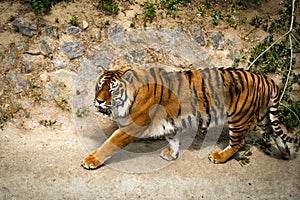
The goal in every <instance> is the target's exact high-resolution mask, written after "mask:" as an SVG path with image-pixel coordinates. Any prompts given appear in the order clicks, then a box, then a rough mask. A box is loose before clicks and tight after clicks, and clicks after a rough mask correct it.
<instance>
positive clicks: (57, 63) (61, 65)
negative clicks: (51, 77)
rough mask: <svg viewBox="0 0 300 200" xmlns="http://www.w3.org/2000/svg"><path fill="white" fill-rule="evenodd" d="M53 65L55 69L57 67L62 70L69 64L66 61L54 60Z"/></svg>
mask: <svg viewBox="0 0 300 200" xmlns="http://www.w3.org/2000/svg"><path fill="white" fill-rule="evenodd" d="M52 64H53V67H55V68H56V69H62V68H65V67H66V66H67V63H66V61H64V60H53V61H52Z"/></svg>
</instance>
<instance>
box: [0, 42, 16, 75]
mask: <svg viewBox="0 0 300 200" xmlns="http://www.w3.org/2000/svg"><path fill="white" fill-rule="evenodd" d="M17 55H18V50H17V48H16V47H15V45H14V44H13V45H10V48H9V50H8V52H7V54H6V56H5V57H4V58H3V60H2V61H1V62H0V70H7V69H11V68H12V67H13V66H14V65H15V62H16V60H17Z"/></svg>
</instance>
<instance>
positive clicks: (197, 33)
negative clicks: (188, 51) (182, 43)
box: [189, 25, 205, 46]
mask: <svg viewBox="0 0 300 200" xmlns="http://www.w3.org/2000/svg"><path fill="white" fill-rule="evenodd" d="M189 32H190V34H191V36H192V38H193V39H194V40H195V41H196V42H198V43H199V44H200V45H201V46H204V45H205V40H204V36H203V33H202V30H201V28H200V27H199V26H195V25H192V26H190V28H189Z"/></svg>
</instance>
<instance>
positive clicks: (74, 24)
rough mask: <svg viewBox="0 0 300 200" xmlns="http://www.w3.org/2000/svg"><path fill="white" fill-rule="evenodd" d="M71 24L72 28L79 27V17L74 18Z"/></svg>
mask: <svg viewBox="0 0 300 200" xmlns="http://www.w3.org/2000/svg"><path fill="white" fill-rule="evenodd" d="M70 24H71V25H72V26H78V25H79V22H78V17H77V16H73V17H72V18H71V20H70Z"/></svg>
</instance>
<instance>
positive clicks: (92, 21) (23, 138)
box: [0, 0, 300, 200]
mask: <svg viewBox="0 0 300 200" xmlns="http://www.w3.org/2000/svg"><path fill="white" fill-rule="evenodd" d="M95 2H96V1H84V0H75V1H74V2H72V3H65V2H60V3H57V4H55V5H54V6H53V7H52V10H51V12H50V13H49V14H47V15H42V16H39V17H37V16H36V15H35V14H34V13H33V12H32V9H31V8H30V6H29V5H28V4H24V3H22V1H8V0H7V1H0V48H1V49H0V54H1V55H0V58H1V60H2V59H3V58H4V57H5V55H6V54H7V53H8V52H11V49H12V46H11V44H12V43H14V44H18V43H19V44H24V46H25V47H24V49H23V51H26V52H27V51H28V52H30V53H33V54H34V52H35V48H34V45H35V44H36V43H37V40H38V39H39V38H38V37H36V36H34V37H32V38H28V37H25V36H22V35H21V34H20V33H17V32H16V31H14V30H13V29H12V28H11V26H12V22H9V21H8V20H7V19H9V17H10V16H12V15H13V16H14V17H15V18H16V19H22V20H25V21H33V22H35V23H37V24H38V26H39V27H43V26H44V25H52V26H54V27H55V30H56V31H57V33H60V36H61V37H60V39H59V40H55V41H54V42H53V45H54V46H56V47H57V46H59V45H61V41H63V40H64V39H66V38H68V37H70V36H68V35H66V34H65V33H64V32H65V30H66V27H67V26H68V23H69V21H70V19H71V18H72V16H74V15H76V16H78V18H79V19H81V20H82V19H83V20H85V21H87V22H88V24H89V27H88V28H87V29H86V30H85V33H84V35H83V36H79V37H77V39H78V40H80V41H82V42H83V43H84V44H85V48H86V49H87V50H88V49H89V47H92V46H95V45H98V44H101V43H102V42H104V41H105V40H106V39H107V34H108V33H107V32H108V31H107V30H106V29H104V31H103V32H102V34H103V35H102V37H101V38H98V33H99V27H100V26H102V25H103V24H104V23H105V22H106V21H107V20H109V21H110V23H111V24H112V25H114V24H117V23H120V24H122V25H123V26H124V28H125V29H129V27H130V24H131V22H132V21H133V19H134V18H135V14H137V13H138V14H141V13H142V12H143V10H142V9H141V7H140V4H141V3H142V2H144V1H142V0H136V1H134V2H135V3H134V4H133V5H131V4H129V3H128V2H127V1H121V2H122V3H121V5H120V13H119V15H118V16H108V15H105V14H103V13H101V12H99V10H97V9H96V8H95V6H94V5H95ZM192 2H193V4H192V5H190V6H188V7H187V8H184V9H183V11H180V12H179V14H178V15H179V17H177V18H175V19H174V18H172V17H170V16H166V15H165V14H164V13H163V12H160V11H159V12H158V13H157V18H156V19H155V20H154V22H153V23H152V24H148V26H151V27H163V28H166V29H174V28H177V27H178V25H179V24H182V25H183V27H184V28H186V27H189V26H190V25H191V24H198V25H199V24H200V25H201V29H202V31H203V32H204V33H205V34H209V33H211V32H213V31H223V32H224V33H226V34H234V35H238V36H240V38H242V41H241V44H240V45H242V46H243V48H241V49H242V50H241V52H240V53H241V54H245V55H248V54H249V52H250V50H251V47H252V46H253V45H255V44H256V43H257V42H259V41H261V40H262V39H263V38H264V36H265V35H267V33H266V32H264V31H262V30H261V29H254V28H253V26H250V25H249V24H248V23H247V24H244V25H240V26H238V27H237V28H236V29H233V28H231V27H229V26H228V24H226V23H224V22H223V21H220V24H219V25H218V26H213V25H212V23H211V16H210V15H206V16H204V17H203V18H201V17H199V16H198V17H196V15H195V9H194V8H193V7H196V6H198V5H200V4H201V3H203V2H204V1H199V2H198V1H192ZM223 2H224V5H227V2H229V1H223ZM259 2H260V4H259V5H257V6H254V7H252V8H250V9H248V10H246V11H243V12H244V13H243V15H242V16H243V17H246V18H247V19H250V18H251V17H253V16H255V15H256V14H260V15H262V16H271V17H272V16H276V15H277V10H278V7H279V5H280V1H278V0H276V1H264V3H261V1H259ZM225 7H226V6H225ZM56 18H58V19H59V23H56V22H55V19H56ZM80 22H81V21H80ZM139 23H140V24H142V22H141V21H139V22H137V25H139ZM80 26H81V25H80ZM16 48H21V47H20V46H17V47H16ZM22 48H23V47H22ZM32 49H33V50H32ZM54 57H62V58H65V57H64V55H62V54H60V53H57V52H56V53H55V54H54ZM17 60H18V59H17ZM44 60H45V62H46V63H47V64H46V65H41V66H39V67H40V68H39V69H38V70H34V71H33V72H32V73H30V74H26V77H27V78H28V79H30V80H33V82H34V83H37V82H38V83H39V81H38V80H39V79H41V80H46V79H47V75H49V74H52V73H55V70H56V69H54V68H53V67H52V65H50V64H49V63H51V60H50V59H49V58H44ZM78 63H79V61H78V60H77V59H74V60H70V61H68V63H67V64H68V67H67V69H66V70H70V71H72V70H74V69H73V68H72V67H74V66H75V67H74V68H76V66H78V65H79V64H78ZM8 71H14V72H21V73H24V69H23V67H22V66H21V65H18V64H17V65H16V66H13V68H12V69H9V70H8ZM8 71H5V70H4V71H1V73H0V75H1V80H2V82H0V95H1V99H0V100H1V101H0V103H1V107H2V108H3V107H4V108H11V111H14V109H15V107H14V105H15V103H14V102H18V103H20V102H21V103H22V106H23V107H22V108H21V109H19V110H18V111H19V112H18V113H13V117H11V118H9V120H8V121H7V122H6V124H5V126H4V128H3V130H0V200H2V199H3V200H5V199H229V198H230V199H300V156H299V153H297V152H295V148H293V146H292V145H290V147H291V152H292V159H291V160H283V159H280V158H279V156H278V154H277V153H274V154H272V155H266V154H265V153H264V152H263V151H261V150H260V149H259V148H258V147H253V148H252V149H251V151H252V152H253V155H252V156H250V163H249V164H246V165H241V164H240V163H239V162H237V161H236V160H234V159H232V160H230V161H228V162H227V163H225V164H212V163H211V162H210V161H209V160H208V159H207V158H202V157H200V156H199V149H196V148H190V149H189V150H187V151H185V152H184V153H183V152H181V156H180V158H179V159H178V160H176V161H174V162H168V163H163V165H164V167H161V168H160V169H156V168H153V170H148V172H144V173H141V172H139V173H133V172H131V173H130V172H128V171H130V170H126V169H125V167H126V166H127V164H128V162H131V161H132V163H133V165H135V164H136V165H137V166H138V165H139V164H140V163H137V162H145V163H142V164H143V165H146V166H147V165H149V166H151V163H150V161H151V159H156V158H159V155H158V154H153V155H150V158H151V159H150V161H149V163H147V162H148V160H149V159H148V156H149V155H147V154H141V155H139V157H138V158H137V159H136V158H130V159H123V160H122V159H121V160H118V159H115V160H113V159H112V161H110V162H108V165H105V166H103V167H101V168H99V169H97V170H90V171H88V170H85V169H83V168H82V167H81V166H80V162H81V160H82V159H83V158H84V156H86V155H87V154H88V153H89V151H90V150H91V149H90V148H91V146H89V145H87V142H86V141H84V138H83V137H82V135H81V132H80V131H79V129H78V126H77V125H76V123H77V122H78V119H77V118H76V114H75V113H76V111H74V110H72V108H70V107H71V106H70V107H67V108H66V107H64V108H65V109H64V110H62V108H61V105H58V104H57V102H55V101H53V100H48V99H46V98H43V95H42V98H38V100H36V99H35V98H37V97H39V96H38V94H39V92H40V91H39V90H38V88H39V87H37V86H36V87H34V89H32V90H30V92H22V93H18V94H15V93H13V92H12V88H13V86H12V85H11V84H10V83H9V82H8V81H4V80H6V74H7V72H8ZM45 74H46V75H45ZM49 76H50V75H49ZM45 77H46V78H45ZM66 85H67V86H66V88H67V87H68V83H66ZM66 93H67V92H66ZM13 108H14V109H13ZM53 119H55V122H54V121H49V120H53ZM45 120H47V121H45ZM52 123H53V124H52ZM100 123H103V121H102V122H100ZM113 127H114V126H113V125H111V124H110V125H109V126H108V127H106V129H109V131H112V129H113ZM96 131H97V130H96ZM93 142H95V143H101V142H99V141H93ZM225 142H227V141H225ZM152 144H153V145H157V146H159V145H161V143H160V141H158V142H156V143H155V142H154V141H142V142H140V143H139V144H138V145H142V146H145V148H151V145H152ZM162 145H164V143H163V144H162ZM218 146H224V144H223V143H222V144H219V145H218ZM273 150H274V152H276V149H275V148H273ZM159 162H167V161H159ZM122 167H123V168H122ZM120 169H125V170H120ZM126 171H127V172H126Z"/></svg>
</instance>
